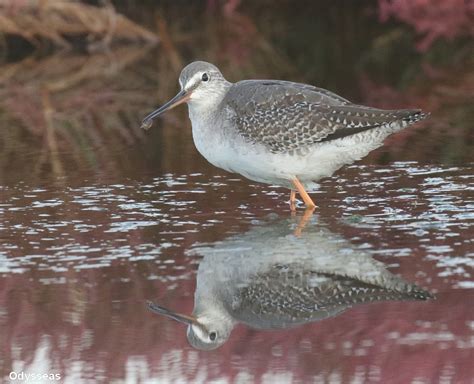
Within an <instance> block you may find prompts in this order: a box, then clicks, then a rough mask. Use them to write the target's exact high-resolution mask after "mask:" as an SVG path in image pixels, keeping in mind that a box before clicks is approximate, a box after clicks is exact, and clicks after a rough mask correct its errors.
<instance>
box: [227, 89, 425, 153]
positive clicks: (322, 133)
mask: <svg viewBox="0 0 474 384" xmlns="http://www.w3.org/2000/svg"><path fill="white" fill-rule="evenodd" d="M222 103H223V105H224V106H228V107H229V108H231V109H232V111H233V114H232V115H233V116H234V117H233V121H234V123H235V126H236V128H237V130H238V132H239V133H240V134H241V135H242V136H243V137H245V138H246V139H247V140H248V141H250V142H253V143H260V144H263V145H265V146H266V147H267V148H268V149H269V150H270V151H271V152H273V153H284V152H289V151H291V150H295V149H301V148H304V147H308V146H311V145H312V144H315V143H319V142H324V141H329V140H336V139H340V138H343V137H346V136H350V135H354V134H356V133H360V132H363V131H366V130H369V129H374V128H380V127H384V126H390V125H394V124H398V125H400V126H401V128H402V127H404V126H407V125H409V124H412V123H415V122H416V121H419V120H421V119H423V118H425V117H426V116H427V114H425V113H423V112H421V111H420V110H418V109H401V110H382V109H376V108H370V107H365V106H361V105H356V104H353V103H351V102H350V101H348V100H346V99H344V98H342V97H340V96H338V95H336V94H334V93H332V92H329V91H327V90H325V89H322V88H317V87H313V86H310V85H306V84H299V83H292V82H288V81H275V80H271V81H269V80H246V81H240V82H238V83H236V84H234V85H233V86H232V87H231V88H230V89H229V92H228V93H227V95H226V97H225V98H224V100H223V102H222Z"/></svg>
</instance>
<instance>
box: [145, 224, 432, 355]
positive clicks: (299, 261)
mask: <svg viewBox="0 0 474 384" xmlns="http://www.w3.org/2000/svg"><path fill="white" fill-rule="evenodd" d="M293 230H294V224H293V221H292V220H281V221H272V222H270V223H268V224H266V225H261V226H256V227H254V228H252V229H251V230H250V231H248V232H247V233H245V234H240V235H236V236H233V237H231V238H229V239H226V240H224V241H222V242H217V243H215V244H213V245H211V246H199V247H196V248H194V249H193V250H192V251H191V252H190V253H191V254H197V255H200V256H203V259H202V261H201V262H200V265H199V268H198V274H197V284H196V291H195V302H194V311H193V316H192V317H193V318H194V319H196V320H195V322H194V323H193V324H192V325H190V326H189V327H188V332H187V336H188V340H189V342H190V343H191V345H193V346H194V347H196V348H198V349H214V348H217V347H218V346H220V345H222V344H223V343H224V342H225V341H226V340H227V338H228V337H229V335H230V333H231V331H232V329H233V328H234V326H235V325H236V324H237V323H243V324H246V325H247V326H249V327H252V328H259V329H277V328H288V327H294V326H297V325H301V324H305V323H308V322H312V321H316V320H321V319H324V318H328V317H331V316H335V315H337V314H339V313H340V312H342V311H344V310H346V309H348V308H350V307H352V306H354V305H358V304H365V303H371V302H376V301H383V300H427V299H429V298H432V297H433V296H432V295H431V294H430V293H429V292H427V291H425V290H423V289H422V288H419V287H418V286H416V285H414V284H411V283H409V282H407V281H405V280H404V279H402V278H401V277H398V276H396V275H394V274H392V273H390V272H389V271H387V270H386V268H385V266H384V264H383V263H381V262H379V261H376V260H374V259H373V258H372V257H371V256H370V255H369V254H367V253H365V252H363V251H360V250H356V249H354V248H353V247H351V245H350V244H349V243H348V242H347V241H345V240H343V239H341V238H340V237H339V236H337V235H335V234H333V233H331V232H330V231H329V230H328V229H327V228H326V227H324V226H323V225H321V224H320V223H319V224H316V220H314V221H312V222H311V223H309V224H308V226H307V228H306V229H305V230H304V231H303V233H302V234H301V236H299V237H295V236H294V235H292V231H293ZM152 309H153V308H152ZM165 311H166V315H167V316H169V317H172V316H170V315H169V313H170V312H169V310H161V311H160V310H158V311H157V312H158V313H162V314H163V312H165ZM213 333H214V334H215V335H216V336H215V338H214V340H210V338H209V335H211V334H213Z"/></svg>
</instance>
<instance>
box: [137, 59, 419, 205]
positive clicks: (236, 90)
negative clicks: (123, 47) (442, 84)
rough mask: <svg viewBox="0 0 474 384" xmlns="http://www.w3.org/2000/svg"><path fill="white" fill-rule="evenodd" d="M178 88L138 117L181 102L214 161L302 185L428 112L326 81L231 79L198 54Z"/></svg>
mask: <svg viewBox="0 0 474 384" xmlns="http://www.w3.org/2000/svg"><path fill="white" fill-rule="evenodd" d="M179 84H180V86H181V90H180V92H179V93H178V94H177V95H176V96H175V97H174V98H173V99H171V100H170V101H168V102H167V103H166V104H164V105H163V106H161V107H160V108H158V109H157V110H155V111H154V112H152V113H150V114H149V115H148V116H146V117H145V118H144V119H143V123H142V127H143V128H145V129H148V128H149V127H150V126H151V124H152V121H153V119H154V118H156V117H158V116H159V115H161V114H162V113H164V112H165V111H167V110H169V109H171V108H174V107H176V106H177V105H179V104H182V103H184V102H186V103H188V106H189V117H190V119H191V123H192V131H193V138H194V143H195V145H196V147H197V149H198V151H199V152H200V153H201V154H202V155H203V156H204V157H205V158H206V159H207V160H208V161H209V162H210V163H211V164H213V165H215V166H216V167H219V168H222V169H225V170H226V171H229V172H234V173H239V174H241V175H243V176H245V177H246V178H248V179H250V180H254V181H257V182H263V183H267V184H274V185H280V186H283V187H287V188H289V189H290V190H291V194H290V203H291V208H292V210H294V207H295V192H296V191H298V192H299V194H300V195H301V197H302V199H303V201H304V203H305V204H306V206H307V207H309V208H313V207H314V206H315V204H314V202H313V200H312V199H311V197H310V196H309V195H308V192H307V191H311V190H313V189H314V188H315V187H317V184H316V182H317V181H318V180H320V179H321V178H324V177H327V176H331V175H332V174H333V173H334V172H335V171H336V170H338V169H339V168H341V167H342V166H343V165H346V164H350V163H352V162H354V161H355V160H359V159H361V158H362V157H364V156H366V155H367V154H368V153H369V152H370V151H372V150H373V149H375V148H377V147H379V146H381V145H382V144H383V140H384V139H385V138H386V137H387V136H388V135H390V134H391V133H394V132H396V131H399V130H400V129H402V128H405V127H407V126H408V125H410V124H413V123H415V122H417V121H419V120H422V119H424V118H425V117H427V116H428V114H427V113H424V112H422V111H421V110H419V109H398V110H382V109H376V108H370V107H366V106H362V105H357V104H353V103H351V102H350V101H348V100H346V99H344V98H342V97H340V96H338V95H336V94H334V93H332V92H330V91H327V90H325V89H321V88H317V87H314V86H311V85H307V84H300V83H293V82H289V81H281V80H244V81H239V82H238V83H230V82H228V81H227V80H226V79H225V78H224V76H222V74H221V72H220V71H219V69H218V68H217V67H216V66H214V65H213V64H210V63H207V62H204V61H196V62H193V63H191V64H189V65H187V66H186V67H185V68H184V69H183V70H182V72H181V75H180V76H179Z"/></svg>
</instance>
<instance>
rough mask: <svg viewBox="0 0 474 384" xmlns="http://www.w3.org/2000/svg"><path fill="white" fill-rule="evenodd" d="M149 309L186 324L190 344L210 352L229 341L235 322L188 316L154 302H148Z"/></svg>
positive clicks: (224, 319) (210, 316)
mask: <svg viewBox="0 0 474 384" xmlns="http://www.w3.org/2000/svg"><path fill="white" fill-rule="evenodd" d="M148 308H149V309H150V310H151V311H152V312H154V313H157V314H159V315H162V316H166V317H169V318H171V319H173V320H176V321H179V322H180V323H183V324H186V325H187V326H188V329H187V333H186V336H187V338H188V342H189V344H191V346H193V347H194V348H196V349H200V350H205V351H210V350H212V349H216V348H218V347H220V346H221V345H222V344H224V343H225V342H226V341H227V339H228V338H229V336H230V333H231V331H232V328H233V322H232V321H231V320H230V319H228V318H226V317H222V316H218V315H217V316H213V315H211V314H207V315H201V316H199V315H196V316H188V315H183V314H180V313H177V312H174V311H171V310H169V309H167V308H164V307H162V306H160V305H157V304H154V303H152V302H148Z"/></svg>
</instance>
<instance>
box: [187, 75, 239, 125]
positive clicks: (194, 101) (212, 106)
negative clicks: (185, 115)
mask: <svg viewBox="0 0 474 384" xmlns="http://www.w3.org/2000/svg"><path fill="white" fill-rule="evenodd" d="M231 85H232V83H229V82H228V81H220V82H219V83H217V84H216V85H215V86H214V87H213V88H212V89H210V90H201V89H198V90H196V91H195V94H193V96H192V97H191V99H190V100H189V101H188V106H189V112H190V115H193V116H196V117H197V116H200V117H202V118H204V117H211V116H215V114H216V113H218V112H219V111H220V105H221V102H222V100H223V99H224V98H225V96H226V95H227V92H228V91H229V89H230V87H231Z"/></svg>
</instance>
